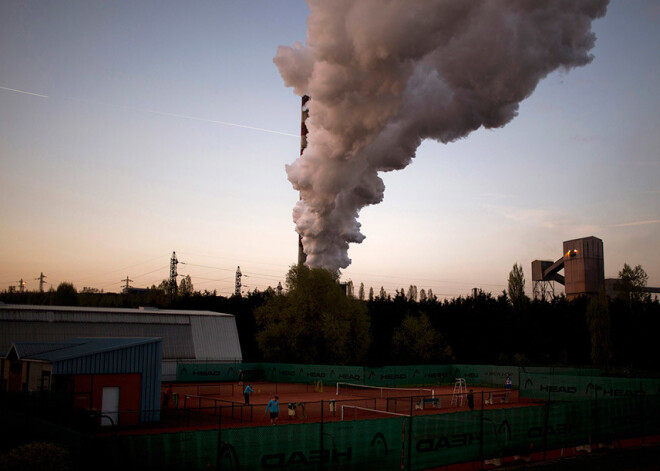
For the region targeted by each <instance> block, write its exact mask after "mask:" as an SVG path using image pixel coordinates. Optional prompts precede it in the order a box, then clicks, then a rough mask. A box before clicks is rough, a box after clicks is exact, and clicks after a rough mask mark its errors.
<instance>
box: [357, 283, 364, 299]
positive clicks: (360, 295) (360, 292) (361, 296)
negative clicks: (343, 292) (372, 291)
mask: <svg viewBox="0 0 660 471" xmlns="http://www.w3.org/2000/svg"><path fill="white" fill-rule="evenodd" d="M358 299H359V300H360V301H364V283H360V290H359V291H358Z"/></svg>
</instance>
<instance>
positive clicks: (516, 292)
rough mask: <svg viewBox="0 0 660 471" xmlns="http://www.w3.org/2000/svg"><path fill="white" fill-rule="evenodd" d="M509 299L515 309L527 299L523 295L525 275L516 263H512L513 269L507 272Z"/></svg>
mask: <svg viewBox="0 0 660 471" xmlns="http://www.w3.org/2000/svg"><path fill="white" fill-rule="evenodd" d="M509 298H510V299H511V303H512V304H513V305H514V306H515V307H518V306H520V305H521V304H522V303H524V302H525V301H526V300H527V299H528V298H527V296H526V295H525V275H524V273H523V269H522V267H521V266H520V265H518V263H514V264H513V269H512V270H511V271H510V272H509Z"/></svg>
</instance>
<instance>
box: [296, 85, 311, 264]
mask: <svg viewBox="0 0 660 471" xmlns="http://www.w3.org/2000/svg"><path fill="white" fill-rule="evenodd" d="M307 102H309V97H308V96H307V95H303V97H302V108H301V115H300V155H301V156H302V155H303V152H304V151H305V148H306V147H307V125H306V124H305V121H307V118H308V117H309V106H308V105H307ZM301 199H302V195H301ZM306 260H307V255H306V254H305V252H304V250H303V244H302V235H301V234H298V266H302V265H304V264H305V261H306Z"/></svg>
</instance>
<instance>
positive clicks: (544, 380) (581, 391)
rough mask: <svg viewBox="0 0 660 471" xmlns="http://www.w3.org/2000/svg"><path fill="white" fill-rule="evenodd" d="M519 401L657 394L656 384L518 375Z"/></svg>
mask: <svg viewBox="0 0 660 471" xmlns="http://www.w3.org/2000/svg"><path fill="white" fill-rule="evenodd" d="M519 387H520V397H526V398H530V399H542V400H575V399H584V398H596V397H598V398H616V397H620V398H623V397H634V396H649V395H658V394H660V380H657V379H631V378H610V377H601V376H573V375H552V374H528V373H521V374H520V385H519Z"/></svg>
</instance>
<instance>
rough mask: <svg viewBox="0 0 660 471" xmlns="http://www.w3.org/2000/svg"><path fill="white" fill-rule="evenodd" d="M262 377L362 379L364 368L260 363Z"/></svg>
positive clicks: (295, 380)
mask: <svg viewBox="0 0 660 471" xmlns="http://www.w3.org/2000/svg"><path fill="white" fill-rule="evenodd" d="M261 366H262V369H263V371H264V377H265V379H266V380H268V381H273V382H280V383H314V382H317V381H323V382H324V383H328V384H330V383H337V382H338V381H339V382H353V383H360V384H362V382H363V381H364V368H362V367H361V366H337V365H335V366H328V365H299V364H292V363H262V364H261Z"/></svg>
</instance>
